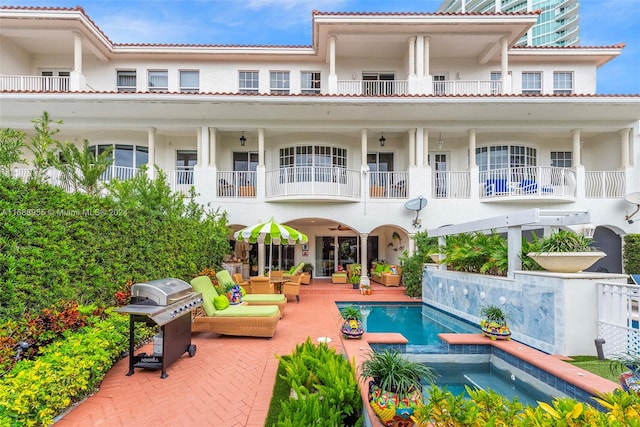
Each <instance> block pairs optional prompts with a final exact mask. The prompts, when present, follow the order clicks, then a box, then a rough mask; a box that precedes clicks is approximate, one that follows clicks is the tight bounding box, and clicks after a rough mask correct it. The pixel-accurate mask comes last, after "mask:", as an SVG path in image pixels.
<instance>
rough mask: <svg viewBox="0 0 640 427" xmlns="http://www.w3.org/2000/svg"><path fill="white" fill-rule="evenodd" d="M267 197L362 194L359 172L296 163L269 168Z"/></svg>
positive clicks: (357, 195)
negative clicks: (296, 164) (286, 166)
mask: <svg viewBox="0 0 640 427" xmlns="http://www.w3.org/2000/svg"><path fill="white" fill-rule="evenodd" d="M266 179H267V182H266V195H267V197H286V196H331V197H359V196H360V171H355V170H349V169H346V168H339V167H332V166H327V167H313V166H296V167H288V168H280V169H275V170H270V171H267V173H266Z"/></svg>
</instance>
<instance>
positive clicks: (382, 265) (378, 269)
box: [376, 264, 384, 273]
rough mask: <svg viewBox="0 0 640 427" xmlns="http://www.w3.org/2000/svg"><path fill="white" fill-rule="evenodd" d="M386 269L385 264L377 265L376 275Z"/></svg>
mask: <svg viewBox="0 0 640 427" xmlns="http://www.w3.org/2000/svg"><path fill="white" fill-rule="evenodd" d="M383 268H384V264H376V273H381V272H382V269H383Z"/></svg>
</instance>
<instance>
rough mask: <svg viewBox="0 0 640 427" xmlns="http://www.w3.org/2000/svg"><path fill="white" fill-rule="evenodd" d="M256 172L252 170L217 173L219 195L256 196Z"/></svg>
mask: <svg viewBox="0 0 640 427" xmlns="http://www.w3.org/2000/svg"><path fill="white" fill-rule="evenodd" d="M256 181H257V177H256V173H255V172H251V171H227V172H218V173H217V182H218V188H217V192H216V194H217V195H218V197H244V198H255V197H256Z"/></svg>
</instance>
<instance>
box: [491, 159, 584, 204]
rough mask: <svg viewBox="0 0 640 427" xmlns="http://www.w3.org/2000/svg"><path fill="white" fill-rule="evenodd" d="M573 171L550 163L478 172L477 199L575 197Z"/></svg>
mask: <svg viewBox="0 0 640 427" xmlns="http://www.w3.org/2000/svg"><path fill="white" fill-rule="evenodd" d="M576 183H577V181H576V173H575V171H573V170H572V169H567V168H558V167H553V166H528V167H516V168H504V169H492V170H489V171H482V172H480V198H481V199H482V198H494V197H520V198H521V197H523V196H525V197H526V196H529V197H537V196H544V197H571V198H575V197H576Z"/></svg>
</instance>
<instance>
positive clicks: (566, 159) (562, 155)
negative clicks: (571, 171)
mask: <svg viewBox="0 0 640 427" xmlns="http://www.w3.org/2000/svg"><path fill="white" fill-rule="evenodd" d="M572 163H573V160H572V153H571V151H552V152H551V166H555V167H558V168H570V167H571V166H573V164H572Z"/></svg>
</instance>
